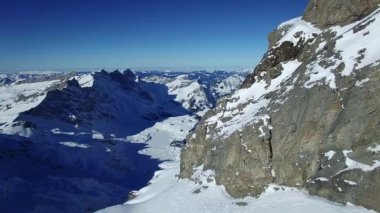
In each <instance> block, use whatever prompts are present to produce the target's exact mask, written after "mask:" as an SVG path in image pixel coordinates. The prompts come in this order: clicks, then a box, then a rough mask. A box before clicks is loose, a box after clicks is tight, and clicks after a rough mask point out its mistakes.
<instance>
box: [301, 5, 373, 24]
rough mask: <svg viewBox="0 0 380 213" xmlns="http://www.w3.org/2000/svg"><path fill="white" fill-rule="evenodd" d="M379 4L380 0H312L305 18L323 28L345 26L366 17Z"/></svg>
mask: <svg viewBox="0 0 380 213" xmlns="http://www.w3.org/2000/svg"><path fill="white" fill-rule="evenodd" d="M379 4H380V0H334V1H331V0H312V1H310V2H309V4H308V6H307V8H306V11H305V14H304V15H303V19H304V20H305V21H308V22H311V23H313V24H316V25H317V26H319V27H321V28H326V27H330V26H333V25H340V26H344V25H346V24H349V23H352V22H354V21H357V20H360V19H362V18H364V17H366V16H367V15H369V14H370V13H372V12H373V11H374V10H375V9H377V8H378V7H379V6H378V5H379Z"/></svg>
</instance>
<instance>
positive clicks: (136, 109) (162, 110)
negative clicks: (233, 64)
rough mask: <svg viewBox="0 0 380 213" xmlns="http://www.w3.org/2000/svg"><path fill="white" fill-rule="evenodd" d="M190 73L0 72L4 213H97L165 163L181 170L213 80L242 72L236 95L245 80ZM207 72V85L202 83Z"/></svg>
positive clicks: (0, 178)
mask: <svg viewBox="0 0 380 213" xmlns="http://www.w3.org/2000/svg"><path fill="white" fill-rule="evenodd" d="M167 75H170V76H169V77H168V76H167ZM189 75H194V74H193V73H174V74H173V73H166V74H165V73H163V72H160V73H155V74H152V73H147V74H143V73H141V74H138V73H137V76H135V74H134V73H133V72H131V71H129V70H127V71H124V72H123V73H122V72H119V71H115V72H105V71H100V72H94V73H78V74H75V73H69V74H67V73H59V74H57V73H54V74H46V73H42V74H41V73H34V74H22V75H21V74H7V75H6V74H4V75H2V76H1V79H2V81H1V82H3V84H2V85H1V86H0V91H1V93H0V94H1V95H0V100H1V102H0V121H1V122H0V151H1V152H0V169H1V170H2V171H5V172H3V173H2V174H1V175H0V183H1V184H0V191H1V192H2V193H1V194H0V204H1V206H2V207H3V210H4V211H5V212H93V211H96V210H99V209H102V208H105V207H108V206H112V205H115V204H120V203H124V202H125V201H127V200H128V197H129V196H130V195H131V192H133V191H135V190H139V189H141V188H143V187H145V186H147V184H148V183H149V182H150V181H152V180H151V178H152V177H153V176H154V175H155V174H158V173H160V171H159V170H161V169H167V168H168V166H165V165H169V167H172V168H173V171H174V172H175V173H176V172H177V170H178V159H179V153H180V149H181V147H182V146H183V142H184V141H183V139H184V137H185V136H186V135H187V134H188V132H189V130H190V129H192V128H193V127H194V125H195V124H196V122H197V120H198V119H199V115H200V114H198V113H202V112H201V111H202V110H203V111H204V110H205V109H208V108H209V107H211V106H212V105H213V103H214V101H215V100H216V98H217V97H215V96H213V95H212V92H211V90H212V91H215V90H217V89H211V88H215V86H214V85H216V83H215V82H218V83H220V82H222V77H221V76H234V75H236V76H241V77H239V79H240V81H236V82H234V83H235V84H233V85H232V84H228V83H227V84H228V85H229V86H230V87H231V88H232V87H233V88H234V89H236V88H238V86H240V84H241V82H242V80H243V76H244V75H245V74H244V73H226V72H220V73H211V74H207V73H205V74H203V73H198V74H196V76H192V77H188V76H189ZM206 75H207V77H208V79H209V81H199V78H202V76H206ZM209 75H210V76H209ZM164 76H165V77H164ZM218 76H220V78H218ZM144 78H151V80H149V81H148V80H144ZM154 78H156V79H155V80H154ZM7 79H8V80H7ZM9 79H11V80H9ZM152 79H153V80H152ZM170 91H171V92H170ZM183 91H187V94H188V95H191V97H192V99H193V100H194V101H191V103H195V105H194V104H192V105H191V103H190V102H186V101H187V98H188V97H187V96H184V97H182V96H181V95H183V94H184V93H183ZM206 93H207V94H208V95H207V96H206V95H205V94H206ZM192 106H196V107H194V108H192ZM136 134H137V135H136ZM153 135H154V144H152V143H151V142H150V140H149V138H153ZM142 136H144V137H146V138H144V137H142ZM147 146H149V149H145V148H147ZM171 164H172V165H171ZM170 165H171V166H170ZM166 176H168V175H166ZM170 180H171V179H169V181H170ZM168 186H170V185H168ZM157 193H159V192H157ZM132 194H133V193H132ZM20 203H22V205H18V204H20Z"/></svg>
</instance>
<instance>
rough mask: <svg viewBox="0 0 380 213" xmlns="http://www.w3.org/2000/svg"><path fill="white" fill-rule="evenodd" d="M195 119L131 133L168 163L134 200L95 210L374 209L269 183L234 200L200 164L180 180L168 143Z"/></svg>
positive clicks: (176, 157)
mask: <svg viewBox="0 0 380 213" xmlns="http://www.w3.org/2000/svg"><path fill="white" fill-rule="evenodd" d="M195 123H196V120H195V119H194V118H192V117H190V116H181V117H172V118H169V119H167V120H164V121H162V122H160V123H157V124H156V125H155V126H153V127H151V128H149V129H146V130H145V131H143V132H141V133H140V134H137V135H135V136H132V137H129V139H130V140H134V141H137V142H138V143H147V144H148V148H147V149H145V150H142V151H140V152H142V153H144V154H148V155H150V156H152V157H153V158H158V159H160V160H164V159H166V160H168V161H166V162H164V163H162V164H161V165H160V168H161V169H162V170H160V171H157V172H156V173H155V175H154V177H153V179H152V180H151V181H150V183H151V184H150V185H148V186H146V187H144V188H142V189H141V190H139V191H138V193H137V194H138V196H137V197H136V198H135V199H132V200H130V201H128V202H126V203H125V204H121V205H117V206H113V207H109V208H106V209H103V210H100V211H99V212H109V213H116V212H138V213H140V212H141V213H145V212H146V213H150V212H165V213H170V212H258V213H260V212H263V213H264V212H265V213H272V212H285V213H287V212H289V213H294V212H309V213H314V212H315V213H319V212H328V213H329V212H330V213H335V212H338V213H339V212H342V213H343V212H347V213H348V212H350V213H358V212H374V211H369V210H367V209H364V208H362V207H357V206H353V205H351V204H350V205H348V206H342V205H339V204H336V203H332V202H330V201H327V200H325V199H323V198H318V197H312V196H310V195H308V194H307V193H306V192H304V191H302V190H298V189H295V188H289V187H282V186H276V185H270V186H269V187H268V189H267V190H266V192H265V193H264V194H263V195H262V196H260V198H258V199H255V198H252V197H248V198H244V199H234V198H232V197H230V196H229V195H228V194H227V193H226V191H225V190H224V187H223V186H218V185H216V183H215V179H214V177H215V174H214V172H213V171H209V170H208V171H203V168H202V166H201V167H198V168H197V170H196V171H195V173H194V175H193V179H194V180H196V181H197V183H196V182H194V181H191V180H188V179H179V178H178V177H177V175H178V174H179V166H180V162H179V154H180V149H178V148H173V147H170V146H169V144H170V143H171V142H172V141H173V140H181V139H184V138H185V135H186V133H187V132H188V131H189V130H190V129H191V128H192V126H193V125H194V124H195ZM181 130H182V131H181Z"/></svg>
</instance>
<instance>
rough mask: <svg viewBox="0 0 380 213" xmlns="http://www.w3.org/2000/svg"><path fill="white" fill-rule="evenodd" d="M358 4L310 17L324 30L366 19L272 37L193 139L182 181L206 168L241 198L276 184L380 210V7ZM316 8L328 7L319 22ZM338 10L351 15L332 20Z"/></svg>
mask: <svg viewBox="0 0 380 213" xmlns="http://www.w3.org/2000/svg"><path fill="white" fill-rule="evenodd" d="M348 2H354V1H347V2H346V1H341V0H332V1H314V0H313V1H312V2H311V3H310V4H309V6H308V10H307V11H306V13H305V16H304V19H305V20H308V21H312V22H313V23H315V24H317V25H318V26H320V27H321V28H326V27H328V26H330V25H345V24H348V23H351V22H352V21H356V20H358V19H359V18H362V19H361V21H360V22H358V23H355V24H351V25H349V26H347V27H344V28H341V27H339V26H335V27H334V28H328V29H320V28H317V27H315V26H313V25H312V24H310V23H308V22H305V21H304V20H301V19H294V20H291V21H289V22H286V23H285V24H282V25H280V27H279V28H278V29H277V31H278V32H277V31H274V32H273V33H272V34H271V36H270V41H271V44H270V47H271V48H270V49H269V51H268V52H267V53H266V54H265V56H264V58H263V59H262V61H261V63H260V64H259V65H258V66H257V67H256V69H255V70H254V72H253V73H251V74H250V75H249V76H248V77H247V78H246V80H245V82H244V84H243V86H242V89H240V90H239V91H237V92H235V93H234V94H232V95H230V96H228V97H226V98H223V99H221V100H219V101H218V104H217V106H216V107H215V109H213V110H211V111H209V112H208V113H206V115H205V116H204V117H203V118H202V121H201V122H200V123H199V124H198V126H197V127H196V129H195V131H194V132H193V133H192V134H191V135H189V136H188V139H187V145H186V147H185V148H184V150H183V152H182V154H181V174H180V175H181V177H186V178H188V177H191V175H192V173H193V168H195V167H198V166H200V165H204V169H213V170H215V174H216V181H217V183H218V184H222V185H224V186H225V188H226V190H227V192H229V193H230V194H231V195H232V196H234V197H243V196H247V195H250V196H259V195H260V194H261V193H262V192H263V191H264V190H265V188H266V186H267V185H268V184H270V183H276V184H280V185H287V186H295V187H302V188H305V189H306V190H308V191H309V192H310V193H311V194H313V195H318V196H322V197H326V198H328V199H330V200H333V201H336V202H341V203H345V202H351V203H354V204H357V205H362V206H364V207H367V208H370V209H375V210H377V211H379V210H380V204H379V202H378V199H377V197H378V196H377V194H378V192H379V191H380V184H379V182H380V143H379V141H378V140H379V138H380V132H379V131H378V129H379V127H380V113H379V112H378V111H379V106H380V84H379V82H380V51H379V49H378V48H377V49H376V47H375V46H376V45H375V44H376V39H378V37H380V33H379V31H378V30H377V28H378V26H379V25H380V15H379V11H378V10H375V6H373V7H368V8H370V9H363V10H361V9H360V10H355V11H352V10H351V12H349V11H350V10H349V11H348V12H349V14H346V13H347V11H341V10H345V8H346V7H349V6H347V4H348ZM357 2H366V3H367V5H375V4H377V2H378V1H376V0H373V1H357ZM315 4H316V5H315ZM310 5H315V6H317V7H318V8H319V11H317V12H318V14H317V15H315V16H316V17H317V16H318V17H317V18H316V21H313V19H314V17H312V15H310V14H308V13H310V11H309V7H311V6H310ZM332 5H334V7H333V6H332ZM353 5H356V3H355V4H353ZM332 8H335V10H334V13H337V14H339V13H342V14H343V15H340V16H339V17H338V18H335V17H334V16H333V17H332V18H331V17H330V16H328V17H324V16H325V15H322V14H326V13H332V12H331V9H332ZM337 8H340V9H337ZM358 11H361V12H358ZM319 16H320V17H319ZM305 17H306V18H305ZM357 29H360V30H359V31H358V30H357ZM279 32H280V33H279ZM276 35H281V36H276ZM374 42H375V43H374Z"/></svg>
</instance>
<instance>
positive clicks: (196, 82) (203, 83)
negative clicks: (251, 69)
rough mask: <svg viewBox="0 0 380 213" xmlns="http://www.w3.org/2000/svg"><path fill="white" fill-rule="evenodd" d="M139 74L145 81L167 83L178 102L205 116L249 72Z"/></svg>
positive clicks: (169, 91)
mask: <svg viewBox="0 0 380 213" xmlns="http://www.w3.org/2000/svg"><path fill="white" fill-rule="evenodd" d="M137 75H138V76H140V79H141V80H143V81H147V82H155V83H159V84H164V85H166V86H167V87H168V93H169V94H171V95H174V96H175V100H176V101H177V102H179V103H181V104H182V106H183V107H184V108H186V109H189V110H191V111H192V112H194V113H196V114H197V115H199V116H202V115H204V113H205V112H207V111H208V110H209V109H210V108H212V107H213V106H214V105H215V103H216V100H217V99H218V98H220V97H223V96H225V95H227V94H230V93H231V92H233V91H235V90H236V89H238V88H239V87H240V85H241V84H242V82H243V80H244V77H245V75H246V72H224V71H214V72H200V71H197V72H138V73H137Z"/></svg>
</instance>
